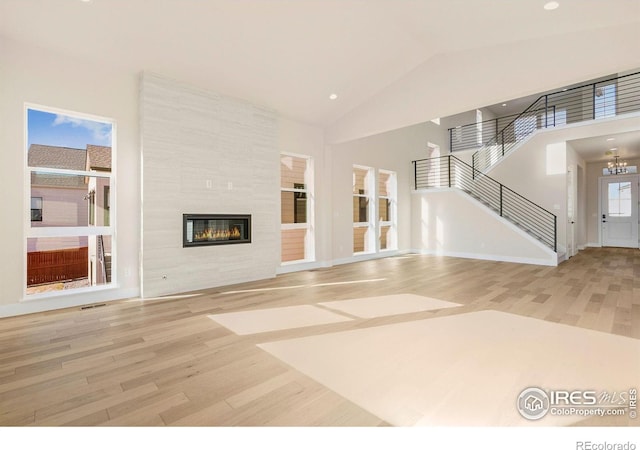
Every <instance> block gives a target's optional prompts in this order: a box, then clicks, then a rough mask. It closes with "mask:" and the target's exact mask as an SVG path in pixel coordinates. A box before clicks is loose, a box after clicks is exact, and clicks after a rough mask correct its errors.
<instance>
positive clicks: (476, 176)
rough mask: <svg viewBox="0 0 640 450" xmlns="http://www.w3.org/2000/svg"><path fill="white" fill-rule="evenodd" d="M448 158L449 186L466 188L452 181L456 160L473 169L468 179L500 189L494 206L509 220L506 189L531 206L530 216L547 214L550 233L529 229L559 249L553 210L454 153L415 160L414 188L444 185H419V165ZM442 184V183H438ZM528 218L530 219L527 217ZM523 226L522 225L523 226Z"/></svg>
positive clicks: (471, 181)
mask: <svg viewBox="0 0 640 450" xmlns="http://www.w3.org/2000/svg"><path fill="white" fill-rule="evenodd" d="M445 158H446V159H447V173H446V177H447V183H445V184H446V185H447V186H448V187H456V188H458V189H462V190H464V187H463V186H455V185H453V184H455V183H452V177H451V167H452V165H451V162H452V161H453V162H454V165H459V166H461V167H463V168H465V169H467V170H471V171H472V175H471V178H469V179H468V181H469V182H470V183H471V184H473V183H479V182H481V181H485V180H487V181H489V182H490V183H493V184H494V186H497V187H498V191H499V206H498V208H493V207H492V209H494V210H495V211H496V212H498V213H499V214H500V216H501V217H504V218H506V219H507V220H509V221H510V222H512V223H515V221H514V220H513V219H512V218H511V217H510V216H511V215H515V214H514V212H513V211H512V212H511V214H509V215H505V214H504V210H505V200H504V193H505V191H506V192H507V193H510V194H513V195H514V196H516V197H517V198H519V199H520V200H521V201H523V202H524V204H525V205H528V206H529V207H531V208H532V209H533V210H534V212H532V213H530V214H529V216H535V215H536V214H538V215H542V216H543V217H545V216H546V219H547V220H548V221H549V222H550V223H553V230H550V229H549V230H546V233H548V235H544V234H542V233H538V232H537V231H536V230H528V231H529V232H530V233H531V234H534V235H536V237H537V238H538V239H539V240H540V241H541V242H543V243H545V244H546V245H547V246H549V247H550V248H551V249H552V250H553V251H554V252H557V251H558V242H557V221H558V218H557V216H556V215H555V214H553V213H552V212H551V211H549V210H547V209H545V208H544V207H542V206H540V205H538V204H537V203H535V202H533V201H531V200H529V199H528V198H526V197H525V196H523V195H522V194H519V193H518V192H516V191H514V190H513V189H511V188H509V187H507V186H505V185H504V184H502V183H500V182H499V181H497V180H495V179H493V178H491V177H490V176H488V175H486V174H485V173H482V172H480V171H478V170H477V169H474V168H473V167H472V166H471V165H469V164H467V163H466V162H464V161H462V160H461V159H459V158H457V157H456V156H454V155H445V156H440V157H436V158H424V159H418V160H414V161H412V164H413V166H414V175H415V182H414V188H415V189H416V190H418V189H421V188H423V187H427V188H428V187H442V186H428V185H427V186H419V183H418V176H419V175H420V173H419V168H418V165H419V163H421V162H425V161H436V160H440V161H442V160H444V159H445ZM454 181H455V178H454ZM438 184H440V183H438ZM476 192H477V193H483V192H484V191H483V190H478V191H476ZM479 198H481V196H479ZM481 199H482V200H485V201H486V203H487V204H490V203H491V201H492V200H491V199H490V198H488V197H485V198H484V199H483V198H481ZM514 211H517V209H515V210H514ZM527 220H529V219H528V218H527ZM521 228H522V227H521ZM550 236H552V237H553V242H552V243H551V242H548V239H547V238H548V237H550Z"/></svg>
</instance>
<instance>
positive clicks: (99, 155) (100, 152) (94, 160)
mask: <svg viewBox="0 0 640 450" xmlns="http://www.w3.org/2000/svg"><path fill="white" fill-rule="evenodd" d="M87 168H88V169H89V170H103V171H109V172H111V147H104V146H102V145H92V144H88V145H87Z"/></svg>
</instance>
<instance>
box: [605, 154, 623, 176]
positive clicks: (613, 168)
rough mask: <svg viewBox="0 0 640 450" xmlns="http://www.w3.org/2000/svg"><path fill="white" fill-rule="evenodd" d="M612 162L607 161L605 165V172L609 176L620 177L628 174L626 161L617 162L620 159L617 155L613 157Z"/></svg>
mask: <svg viewBox="0 0 640 450" xmlns="http://www.w3.org/2000/svg"><path fill="white" fill-rule="evenodd" d="M613 158H614V161H609V162H608V163H607V170H608V171H609V174H610V175H620V174H621V173H622V174H624V173H628V169H627V162H626V161H618V158H620V157H619V156H618V155H616V156H614V157H613Z"/></svg>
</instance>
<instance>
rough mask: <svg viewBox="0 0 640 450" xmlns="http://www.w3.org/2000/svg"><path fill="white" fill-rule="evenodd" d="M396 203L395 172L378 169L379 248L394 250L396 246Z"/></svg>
mask: <svg viewBox="0 0 640 450" xmlns="http://www.w3.org/2000/svg"><path fill="white" fill-rule="evenodd" d="M396 203H397V195H396V173H395V172H391V171H388V170H380V171H379V174H378V217H379V222H378V226H379V227H380V233H379V248H380V250H396V249H397V248H398V239H397V226H396Z"/></svg>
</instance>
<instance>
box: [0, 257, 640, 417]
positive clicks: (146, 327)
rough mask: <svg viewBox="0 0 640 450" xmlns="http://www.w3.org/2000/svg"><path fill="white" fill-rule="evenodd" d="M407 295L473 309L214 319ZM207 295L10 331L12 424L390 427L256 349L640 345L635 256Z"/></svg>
mask: <svg viewBox="0 0 640 450" xmlns="http://www.w3.org/2000/svg"><path fill="white" fill-rule="evenodd" d="M398 293H412V294H418V295H422V296H428V297H433V298H437V299H440V300H444V301H450V302H455V303H460V304H462V306H461V307H459V308H449V309H442V310H435V311H423V312H418V313H410V314H400V315H395V316H387V317H376V318H372V319H359V318H353V320H351V321H348V322H339V323H331V324H326V325H316V326H310V327H305V328H299V329H290V330H283V331H274V332H268V333H261V334H254V335H245V336H238V335H235V334H234V333H232V332H231V331H229V330H227V329H226V328H224V327H222V326H220V325H219V324H217V323H216V322H215V321H213V320H211V319H210V318H209V317H208V316H209V315H210V314H220V313H226V312H237V311H246V310H251V309H258V308H271V307H281V306H294V305H317V304H318V303H321V302H328V301H334V300H344V299H353V298H361V297H366V296H381V295H388V294H398ZM191 294H194V293H191ZM195 294H197V295H195V296H185V298H181V299H170V300H151V301H144V302H143V301H140V300H138V299H133V300H129V301H118V302H110V303H107V304H106V305H105V306H98V307H95V308H91V309H80V308H73V309H66V310H61V311H54V312H48V313H39V314H32V315H26V316H20V317H12V318H5V319H0V425H5V426H7V425H12V426H22V425H36V426H37V425H42V426H49V425H76V426H83V425H99V426H110V425H114V426H115V425H118V426H121V425H130V426H155V425H176V426H184V425H189V426H195V425H208V426H213V425H216V426H234V425H240V426H258V425H259V426H298V425H310V426H314V425H320V426H385V425H387V424H386V423H384V421H382V420H381V419H379V418H378V417H376V416H374V415H372V414H370V413H369V412H367V411H365V410H364V409H362V408H360V407H359V406H357V405H355V404H353V403H351V402H350V401H348V400H346V399H345V398H342V397H341V396H339V395H338V394H336V393H334V392H332V391H330V390H329V389H327V388H325V387H324V386H322V385H321V384H319V383H317V382H315V381H313V380H312V379H310V378H308V377H306V376H305V375H303V374H301V373H299V372H297V371H295V370H294V369H292V368H290V367H289V366H287V365H285V364H284V363H282V362H281V361H279V360H278V359H276V358H274V357H273V356H271V355H270V354H268V353H266V352H264V351H262V350H261V349H259V348H258V347H257V346H256V345H257V344H260V343H263V342H270V341H275V340H280V339H289V338H294V337H302V336H311V335H318V334H322V333H330V332H335V331H343V330H353V329H358V328H366V327H372V326H378V325H386V324H393V323H399V322H405V321H411V320H417V319H428V318H432V317H439V316H444V315H450V314H460V313H461V312H471V311H481V310H498V311H504V312H509V313H513V314H518V315H523V316H527V317H532V318H537V319H543V320H547V321H551V322H556V323H563V324H568V325H573V326H576V327H582V328H587V329H593V330H599V331H603V332H606V333H611V334H617V335H621V336H627V337H631V338H634V339H640V250H633V249H610V248H609V249H587V250H584V251H582V252H580V253H579V254H578V255H577V256H575V257H574V258H572V259H571V260H569V261H567V262H564V263H562V264H561V265H560V266H558V267H555V268H552V267H542V266H533V265H520V264H510V263H501V262H486V261H476V260H469V259H460V258H447V257H433V256H419V255H407V256H403V257H393V258H386V259H380V260H374V261H367V262H362V263H355V264H349V265H342V266H336V267H333V268H330V269H322V270H314V271H305V272H298V273H292V274H286V275H281V276H278V277H277V278H275V279H271V280H265V281H259V282H253V283H246V284H243V285H235V286H228V287H224V288H216V289H211V290H207V291H202V292H197V293H195ZM505 338H508V337H505ZM613 369H615V368H613ZM626 420H627V419H618V420H617V421H616V420H609V421H608V422H603V421H597V420H587V421H584V422H582V423H581V424H582V425H612V424H613V425H625V424H628V422H627V421H626Z"/></svg>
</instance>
